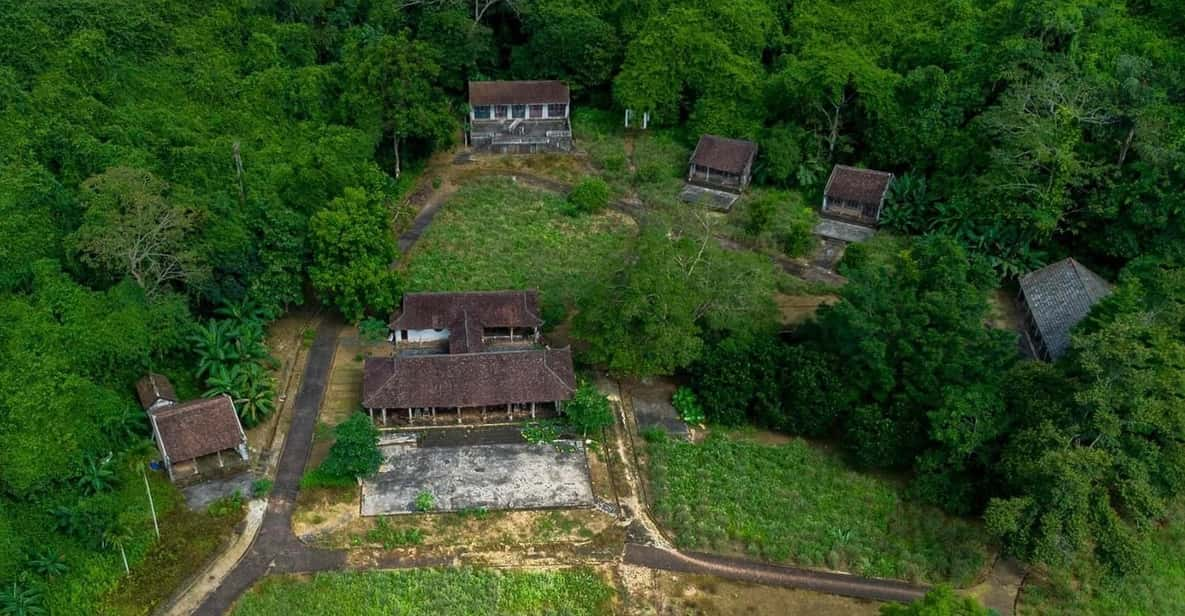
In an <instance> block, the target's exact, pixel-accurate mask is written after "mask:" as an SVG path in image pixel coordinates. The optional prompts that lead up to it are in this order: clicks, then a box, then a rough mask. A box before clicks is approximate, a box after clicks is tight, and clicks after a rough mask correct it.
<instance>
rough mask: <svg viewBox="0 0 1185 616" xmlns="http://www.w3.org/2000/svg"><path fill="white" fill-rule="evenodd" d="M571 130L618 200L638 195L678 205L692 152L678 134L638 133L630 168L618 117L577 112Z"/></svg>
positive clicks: (596, 111) (647, 199)
mask: <svg viewBox="0 0 1185 616" xmlns="http://www.w3.org/2000/svg"><path fill="white" fill-rule="evenodd" d="M572 131H573V134H574V137H575V139H576V141H577V144H578V145H579V146H580V147H581V148H583V149H584V150H585V151H586V152H588V157H589V160H590V161H591V162H592V164H593V166H594V167H596V168H597V170H598V171H600V173H601V177H602V178H603V179H604V180H605V182H607V183H608V184H609V186H610V187H611V188H612V189H613V192H614V194H615V196H616V197H618V198H620V197H624V196H625V195H627V194H630V193H631V192H636V193H637V194H638V196H639V197H640V198H641V199H642V201H643V202H645V203H647V204H651V205H655V204H666V205H671V204H674V203H676V202H677V200H678V195H679V189H680V188H681V187H682V185H683V175H684V173H685V172H686V170H687V159H688V157H689V156H690V155H691V150H690V149H688V148H687V146H685V145H683V143H682V141H681V140H680V138H679V136H678V135H677V134H676V133H674V132H672V131H670V130H649V131H646V132H639V133H636V134H635V135H634V137H633V139H632V142H633V169H631V168H630V162H631V160H630V153H629V152H628V151H627V150H626V139H625V133H624V132H623V129H622V127H621V118H620V116H618V115H617V114H615V113H609V112H605V111H601V110H596V109H581V110H578V111H576V112H575V113H574V114H573V116H572Z"/></svg>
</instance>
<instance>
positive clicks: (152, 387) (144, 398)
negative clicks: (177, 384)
mask: <svg viewBox="0 0 1185 616" xmlns="http://www.w3.org/2000/svg"><path fill="white" fill-rule="evenodd" d="M136 397H138V398H139V399H140V406H141V407H143V408H144V410H148V407H150V406H152V405H153V403H155V402H156V401H157V400H168V401H169V402H177V392H176V391H174V390H173V384H172V383H170V382H169V377H167V376H165V375H163V374H157V373H155V372H149V373H148V374H146V375H144V376H143V377H142V378H141V379H140V380H139V381H136Z"/></svg>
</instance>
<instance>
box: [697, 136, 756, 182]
mask: <svg viewBox="0 0 1185 616" xmlns="http://www.w3.org/2000/svg"><path fill="white" fill-rule="evenodd" d="M756 157H757V144H756V143H753V142H752V141H745V140H743V139H728V138H726V137H717V136H716V135H703V136H701V137H700V138H699V143H697V144H696V145H695V151H694V152H692V153H691V160H690V161H688V164H687V181H688V182H689V183H691V184H698V185H701V186H706V187H708V188H715V189H719V190H725V191H730V192H738V193H739V192H742V191H744V190H745V188H746V187H748V186H749V180H750V179H752V172H753V159H754V158H756Z"/></svg>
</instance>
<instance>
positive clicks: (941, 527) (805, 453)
mask: <svg viewBox="0 0 1185 616" xmlns="http://www.w3.org/2000/svg"><path fill="white" fill-rule="evenodd" d="M647 452H648V457H649V463H650V472H651V481H652V486H653V488H654V494H653V497H654V501H655V502H654V511H655V513H656V514H657V515H658V517H659V519H660V520H662V521H663V522H664V523H665V524H667V525H669V526H670V528H671V529H672V530H673V531H674V533H675V538H676V541H677V542H678V544H679V546H680V547H683V548H688V549H696V550H708V551H723V552H731V553H737V554H746V555H749V556H753V557H757V558H759V559H763V560H769V561H775V562H787V563H793V564H798V565H802V566H806V567H822V568H828V569H836V570H841V571H850V572H852V573H856V574H860V575H866V576H871V577H885V578H898V579H906V580H912V581H917V582H927V583H936V582H951V583H953V584H955V585H966V584H968V583H970V582H972V581H974V580H975V578H976V576H978V575H979V574H980V573H981V572H982V570H983V568H984V567H985V566H986V564H987V563H988V562H989V560H990V559H989V552H990V549H989V546H988V541H987V537H986V534H985V533H984V532H983V529H982V527H981V526H979V525H976V524H972V523H969V522H966V521H963V520H960V519H958V518H953V517H949V516H946V515H943V513H942V512H941V511H939V510H938V509H936V508H933V507H926V506H922V505H919V504H916V503H914V502H912V501H911V500H909V499H908V498H907V497H906V495H905V491H904V489H903V488H902V487H901V485H900V484H899V483H897V482H895V481H892V480H887V479H881V478H878V477H875V476H872V475H868V474H865V473H860V472H857V471H854V470H852V469H851V468H849V467H848V466H847V465H846V464H845V463H844V461H843V459H842V458H841V457H840V456H837V455H835V454H834V453H830V452H826V451H822V450H820V449H818V448H816V447H813V446H811V445H809V444H807V443H806V442H805V441H802V440H801V439H794V440H792V441H790V442H789V443H786V444H783V445H764V444H760V443H756V442H752V441H750V440H746V439H743V438H736V437H733V436H728V435H713V436H710V437H709V438H708V439H707V440H706V441H704V442H703V443H701V444H690V443H684V442H680V441H676V440H673V439H669V438H665V437H662V436H661V435H660V434H655V435H651V442H650V444H649V446H648V447H647Z"/></svg>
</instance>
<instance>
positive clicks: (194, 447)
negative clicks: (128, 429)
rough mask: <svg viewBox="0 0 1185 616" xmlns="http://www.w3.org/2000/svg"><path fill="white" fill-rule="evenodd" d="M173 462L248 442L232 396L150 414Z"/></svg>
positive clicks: (191, 403)
mask: <svg viewBox="0 0 1185 616" xmlns="http://www.w3.org/2000/svg"><path fill="white" fill-rule="evenodd" d="M149 417H150V418H151V419H152V425H153V427H154V428H155V429H156V433H157V434H158V435H159V436H160V443H159V444H160V446H161V448H162V451H161V453H162V454H164V455H165V456H166V457H168V459H169V463H170V464H176V463H178V462H185V461H187V460H193V459H194V458H200V457H202V456H205V455H209V454H212V453H214V452H216V451H222V450H224V449H234V448H235V447H238V446H239V445H240V444H242V443H245V442H246V441H247V437H246V436H245V435H244V434H243V426H242V424H240V423H239V415H238V413H236V412H235V406H234V403H233V402H231V399H230V396H227V395H226V394H223V395H221V396H218V397H216V398H199V399H197V400H190V401H188V402H182V403H181V404H173V405H170V406H166V407H163V408H160V409H157V410H155V411H152V412H151V413H150V414H149Z"/></svg>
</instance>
